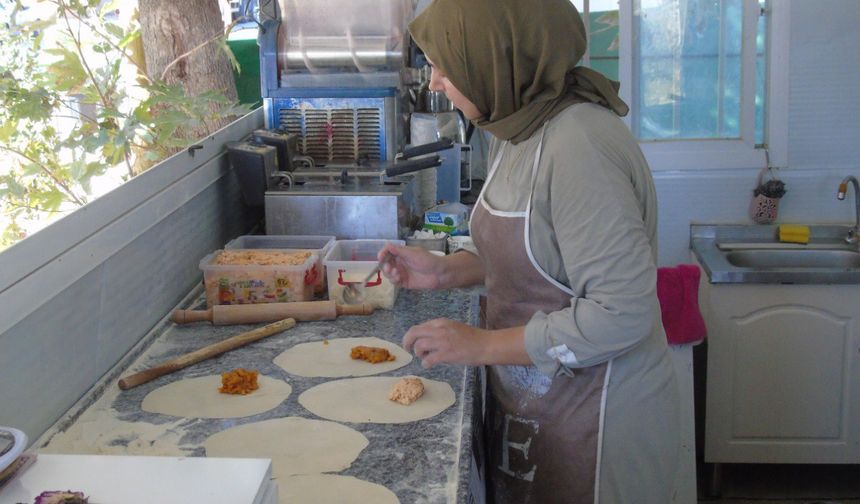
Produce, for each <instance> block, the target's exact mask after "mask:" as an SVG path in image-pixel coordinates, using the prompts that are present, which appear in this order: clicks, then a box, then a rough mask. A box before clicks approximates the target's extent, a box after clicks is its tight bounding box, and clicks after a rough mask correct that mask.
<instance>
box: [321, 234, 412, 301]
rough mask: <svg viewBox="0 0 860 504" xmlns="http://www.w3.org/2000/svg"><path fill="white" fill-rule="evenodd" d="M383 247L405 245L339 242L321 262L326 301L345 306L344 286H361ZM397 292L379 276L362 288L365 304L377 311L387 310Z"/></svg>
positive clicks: (368, 241)
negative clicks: (323, 271) (326, 283)
mask: <svg viewBox="0 0 860 504" xmlns="http://www.w3.org/2000/svg"><path fill="white" fill-rule="evenodd" d="M386 243H393V244H395V245H404V244H405V243H404V242H403V240H338V241H336V242H335V243H334V247H332V249H331V250H330V251H329V253H328V254H327V255H326V257H325V260H324V261H323V262H324V263H325V266H326V278H327V280H328V297H329V299H331V300H333V301H336V302H338V303H344V300H343V290H344V289H345V288H346V286H347V285H349V284H350V283H354V282H361V281H362V280H364V278H365V277H366V276H367V275H368V273H370V272H371V271H372V270H373V268H374V267H376V264H377V263H378V261H377V260H376V255H377V254H378V253H379V251H380V250H382V247H384V246H385V244H386ZM398 290H399V288H398V287H397V286H396V285H394V284H393V283H391V281H390V280H389V279H387V278H385V276H384V275H383V274H382V273H381V272H380V273H379V274H377V275H376V276H375V277H373V278H371V279H370V280H369V281H368V283H367V286H366V288H365V291H364V293H365V298H364V300H363V302H364V303H368V304H372V305H373V306H375V307H376V308H385V309H390V308H391V307H392V306H394V300H395V299H397V292H398Z"/></svg>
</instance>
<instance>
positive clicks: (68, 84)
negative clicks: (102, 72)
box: [46, 48, 87, 93]
mask: <svg viewBox="0 0 860 504" xmlns="http://www.w3.org/2000/svg"><path fill="white" fill-rule="evenodd" d="M46 52H47V53H49V54H53V55H55V56H59V57H60V59H59V60H58V61H56V62H54V63H53V64H51V65H50V66H48V72H49V73H50V74H52V75H53V76H54V83H55V86H56V87H57V90H59V91H68V92H72V93H74V92H75V91H77V90H78V89H79V88H81V87H82V86H83V85H84V83H85V82H86V81H87V73H86V71H85V70H84V67H83V65H82V64H81V60H80V59H79V58H78V55H77V53H74V52H72V51H70V50H68V49H66V48H57V49H49V50H47V51H46Z"/></svg>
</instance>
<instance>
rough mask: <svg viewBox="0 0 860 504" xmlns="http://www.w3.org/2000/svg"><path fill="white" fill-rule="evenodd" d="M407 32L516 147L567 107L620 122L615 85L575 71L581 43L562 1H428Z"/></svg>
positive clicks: (576, 22) (621, 106)
mask: <svg viewBox="0 0 860 504" xmlns="http://www.w3.org/2000/svg"><path fill="white" fill-rule="evenodd" d="M409 31H410V32H411V33H412V37H413V38H414V39H415V42H416V43H417V44H418V46H419V47H420V48H421V49H422V50H423V51H424V54H426V55H427V57H428V58H430V60H431V61H433V63H434V64H435V65H436V66H437V67H438V68H439V69H440V70H441V71H442V72H443V73H444V74H445V75H446V76H447V77H448V79H449V80H450V81H451V83H452V84H454V86H455V87H456V88H457V89H458V90H460V92H462V93H463V94H464V95H465V96H466V98H468V99H469V100H470V101H472V103H474V104H475V105H476V106H477V107H478V110H480V111H481V113H482V114H483V117H481V118H479V119H478V120H476V121H475V124H477V125H478V126H479V127H481V128H484V129H486V130H487V131H489V132H490V133H492V134H493V135H495V136H496V137H498V138H501V139H506V140H511V141H512V142H514V143H518V142H521V141H523V140H525V139H527V138H529V137H530V136H531V135H532V134H533V133H534V132H535V131H537V130H538V129H539V128H540V127H541V126H542V125H543V123H544V122H546V121H547V120H549V119H550V118H552V117H553V116H554V115H556V114H557V113H559V112H561V111H562V110H563V109H564V108H566V107H567V106H569V105H571V104H574V103H581V102H593V103H598V104H600V105H603V106H604V107H607V108H609V109H611V110H613V111H614V112H615V113H616V114H618V115H620V116H623V115H626V114H627V111H628V108H627V105H626V104H625V103H624V101H623V100H621V98H619V96H618V88H619V84H618V83H617V82H615V81H612V80H609V79H607V78H606V77H605V76H603V74H601V73H599V72H596V71H594V70H591V69H589V68H585V67H578V66H576V64H577V63H578V62H579V60H580V59H581V58H582V56H583V54H585V49H586V36H585V26H584V25H583V23H582V18H581V17H580V16H579V13H578V12H577V11H576V8H575V7H574V6H573V4H572V3H571V2H570V0H434V1H433V3H431V4H430V6H428V7H427V8H426V9H425V10H424V12H422V13H421V14H420V15H419V16H418V17H416V18H415V20H413V21H412V23H410V24H409Z"/></svg>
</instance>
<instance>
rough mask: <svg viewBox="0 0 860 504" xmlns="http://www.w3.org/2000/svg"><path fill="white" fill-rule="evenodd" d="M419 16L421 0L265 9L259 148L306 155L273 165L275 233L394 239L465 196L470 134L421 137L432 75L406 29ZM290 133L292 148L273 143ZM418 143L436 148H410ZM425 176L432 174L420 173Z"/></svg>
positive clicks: (270, 197)
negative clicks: (419, 119) (416, 123)
mask: <svg viewBox="0 0 860 504" xmlns="http://www.w3.org/2000/svg"><path fill="white" fill-rule="evenodd" d="M414 10H415V1H414V0H327V1H325V2H321V1H319V0H278V1H277V2H275V1H272V2H267V3H261V6H260V13H259V15H260V31H259V44H260V63H261V67H260V70H261V85H262V95H263V102H264V107H265V111H266V121H267V123H266V126H267V129H268V130H269V131H270V133H269V134H268V135H262V134H261V135H255V139H256V142H255V143H254V145H255V147H254V149H253V150H255V151H261V152H262V151H265V150H266V149H267V148H273V149H276V150H277V149H282V148H287V149H289V150H291V151H295V152H291V153H290V154H289V156H287V155H286V154H284V153H279V154H278V155H277V156H275V157H276V158H277V159H278V160H279V166H277V167H276V168H271V167H267V168H266V169H267V170H268V171H267V172H266V173H267V174H266V175H265V176H264V178H265V179H266V182H265V184H264V185H265V194H264V195H263V197H262V199H263V200H264V207H265V215H266V232H267V233H269V234H333V235H335V236H338V237H340V238H388V239H394V238H399V237H402V236H403V235H404V233H406V232H408V230H409V228H410V227H411V226H414V225H415V223H416V222H418V221H419V220H420V216H421V213H422V212H423V210H425V209H426V208H428V207H429V206H431V205H432V204H435V203H436V202H437V201H438V200H445V201H459V197H460V192H461V190H463V189H464V188H467V187H468V185H467V184H466V183H464V182H462V180H466V181H467V180H468V176H466V177H464V176H463V175H464V173H468V169H467V167H468V164H469V160H470V157H469V148H468V146H466V145H463V135H461V134H459V133H458V134H442V133H440V132H439V131H436V130H434V129H433V128H432V127H431V128H430V129H429V130H428V128H427V127H422V128H415V131H416V133H417V134H416V135H415V138H414V139H413V140H412V141H411V142H410V138H409V131H410V123H411V122H413V121H411V115H412V113H413V112H415V111H416V110H423V107H422V103H419V102H418V100H417V96H418V94H419V91H420V90H421V81H422V79H423V77H426V72H423V71H420V70H419V68H420V67H423V65H424V62H423V59H422V58H421V57H420V55H419V54H418V52H417V50H416V48H415V47H414V45H413V44H411V42H410V39H409V36H408V33H407V29H406V25H407V24H408V22H409V21H410V20H411V19H412V17H413V16H414ZM425 88H426V84H425ZM423 101H424V100H423V99H422V102H423ZM416 104H417V107H416ZM442 112H445V113H449V114H454V115H455V116H456V112H451V111H450V110H445V111H442ZM425 114H426V113H425ZM443 122H444V121H443ZM422 124H423V125H424V126H426V125H427V124H430V123H428V122H427V121H424V122H423V123H422ZM461 124H462V123H461ZM418 129H420V130H421V131H420V132H418ZM462 129H463V128H462V127H461V126H456V127H455V128H454V129H453V130H451V128H450V127H449V128H447V131H449V132H450V131H457V132H459V131H461V130H462ZM437 130H438V128H437ZM279 135H280V136H283V137H284V138H289V139H290V140H289V142H286V141H284V142H281V143H283V144H285V145H286V144H287V143H288V144H289V145H288V146H286V147H284V146H281V145H277V144H278V141H277V139H274V140H273V139H272V138H271V137H272V136H274V137H278V136H279ZM264 137H268V138H264ZM438 140H444V141H445V143H446V145H445V146H443V147H440V146H439V144H436V143H435V142H436V141H438ZM410 143H412V144H428V143H429V144H433V145H435V146H436V150H435V151H432V150H431V151H428V150H427V149H424V150H423V151H422V150H420V149H419V151H420V152H419V151H414V150H413V151H409V149H406V147H407V146H409V145H410ZM262 144H266V145H262ZM416 152H419V153H416ZM398 153H402V154H398ZM261 155H262V154H261ZM421 155H424V156H427V155H429V156H430V158H429V159H428V158H419V156H421ZM271 157H272V156H271V155H270V156H268V157H267V158H271ZM286 158H289V159H290V161H288V162H284V161H280V160H283V159H286ZM285 165H286V166H285ZM419 169H424V170H425V171H424V172H419V174H418V175H416V174H411V173H410V172H412V171H415V170H419ZM252 171H253V170H252ZM254 173H257V172H254ZM253 180H254V182H253V184H254V189H253V190H252V191H250V193H249V194H257V196H256V197H255V196H251V197H250V200H253V201H255V202H257V203H258V202H259V199H260V197H259V194H258V193H256V191H258V190H259V189H260V187H261V185H260V182H259V177H256V178H253ZM425 181H428V182H425ZM431 182H432V183H431ZM243 189H244V187H243ZM246 193H248V192H247V191H244V190H243V194H246ZM247 200H249V199H248V198H246V201H247Z"/></svg>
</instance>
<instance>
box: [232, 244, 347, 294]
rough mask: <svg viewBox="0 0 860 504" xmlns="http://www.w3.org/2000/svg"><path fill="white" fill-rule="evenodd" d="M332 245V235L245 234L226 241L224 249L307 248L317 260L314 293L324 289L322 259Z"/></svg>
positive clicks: (320, 292)
mask: <svg viewBox="0 0 860 504" xmlns="http://www.w3.org/2000/svg"><path fill="white" fill-rule="evenodd" d="M332 247H334V236H306V235H245V236H240V237H238V238H236V239H235V240H231V241H229V242H227V245H224V249H225V250H228V249H284V250H308V251H311V252H313V253H315V254H317V257H319V259H318V260H317V271H318V272H319V275H317V283H316V285H314V293H315V294H323V293H325V290H326V275H325V267H324V264H323V259H324V258H325V256H326V254H328V251H329V250H331V248H332Z"/></svg>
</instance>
